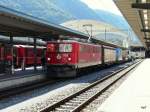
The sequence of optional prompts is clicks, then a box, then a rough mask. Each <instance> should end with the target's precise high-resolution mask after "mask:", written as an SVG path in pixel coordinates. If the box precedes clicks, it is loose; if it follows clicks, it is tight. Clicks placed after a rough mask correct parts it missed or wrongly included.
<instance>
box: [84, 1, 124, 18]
mask: <svg viewBox="0 0 150 112" xmlns="http://www.w3.org/2000/svg"><path fill="white" fill-rule="evenodd" d="M81 1H82V2H84V3H85V4H87V5H88V6H89V7H90V8H92V9H100V10H105V11H108V12H111V13H114V14H117V15H120V16H122V14H121V13H120V11H119V9H118V8H117V7H116V5H115V3H114V2H113V0H81Z"/></svg>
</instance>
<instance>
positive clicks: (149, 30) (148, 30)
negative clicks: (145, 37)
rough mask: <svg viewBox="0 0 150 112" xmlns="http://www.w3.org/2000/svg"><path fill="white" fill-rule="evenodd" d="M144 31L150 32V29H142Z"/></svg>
mask: <svg viewBox="0 0 150 112" xmlns="http://www.w3.org/2000/svg"><path fill="white" fill-rule="evenodd" d="M141 31H142V32H150V29H141Z"/></svg>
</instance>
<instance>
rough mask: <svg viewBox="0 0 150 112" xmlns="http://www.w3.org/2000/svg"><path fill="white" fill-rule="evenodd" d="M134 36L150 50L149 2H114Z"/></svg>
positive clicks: (116, 0)
mask: <svg viewBox="0 0 150 112" xmlns="http://www.w3.org/2000/svg"><path fill="white" fill-rule="evenodd" d="M114 1H115V3H116V5H117V7H118V8H119V9H120V11H121V12H122V14H123V15H124V17H125V18H126V20H127V21H128V23H129V24H130V26H131V27H132V29H133V30H134V32H135V33H136V35H137V36H138V37H139V39H140V40H141V42H142V43H143V45H144V46H145V47H146V48H150V19H149V17H150V11H149V10H148V9H150V0H114Z"/></svg>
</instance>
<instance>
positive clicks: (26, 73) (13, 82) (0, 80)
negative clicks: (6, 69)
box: [0, 67, 46, 91]
mask: <svg viewBox="0 0 150 112" xmlns="http://www.w3.org/2000/svg"><path fill="white" fill-rule="evenodd" d="M45 77H46V75H45V74H44V73H43V70H42V67H37V70H36V71H34V67H28V68H26V70H21V69H15V73H14V74H7V73H4V74H0V91H2V90H5V89H8V88H13V87H16V86H20V85H23V84H30V83H33V82H36V81H40V80H44V79H45Z"/></svg>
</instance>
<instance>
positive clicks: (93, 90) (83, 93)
mask: <svg viewBox="0 0 150 112" xmlns="http://www.w3.org/2000/svg"><path fill="white" fill-rule="evenodd" d="M139 63H141V61H138V62H137V63H134V64H133V65H131V66H128V67H125V68H123V69H120V70H118V71H116V72H114V73H112V74H110V75H108V76H106V77H104V78H102V79H100V80H98V81H96V82H94V83H91V84H90V85H89V86H87V87H85V88H83V89H82V90H80V91H78V92H76V93H74V94H72V95H70V96H68V97H66V98H64V99H62V100H61V101H58V102H55V103H54V104H49V106H47V107H46V108H44V109H42V110H40V112H51V111H52V112H79V111H81V110H82V109H84V107H86V106H87V105H88V104H90V102H92V101H94V99H96V98H97V97H98V96H100V95H102V93H104V92H105V91H106V90H107V89H108V88H110V87H111V86H112V85H113V84H115V83H116V82H117V81H118V80H120V79H121V78H122V77H124V76H125V75H126V74H128V73H129V72H130V71H131V70H133V69H134V68H135V67H136V66H137V65H139Z"/></svg>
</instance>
